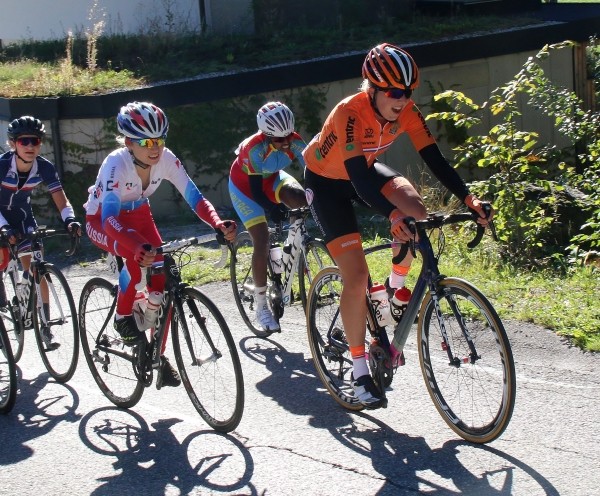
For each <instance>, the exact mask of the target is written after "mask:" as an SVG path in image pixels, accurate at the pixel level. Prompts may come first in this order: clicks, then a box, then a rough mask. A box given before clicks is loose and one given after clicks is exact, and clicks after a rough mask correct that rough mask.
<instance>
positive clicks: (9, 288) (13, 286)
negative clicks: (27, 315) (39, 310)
mask: <svg viewBox="0 0 600 496" xmlns="http://www.w3.org/2000/svg"><path fill="white" fill-rule="evenodd" d="M5 274H6V275H5V277H4V288H5V289H6V300H7V302H8V306H7V307H6V308H5V309H1V310H0V316H1V317H2V320H3V322H4V325H5V327H6V332H7V333H8V337H9V339H10V342H11V348H12V352H13V356H14V359H15V363H17V362H18V361H19V360H20V359H21V357H22V356H23V347H24V345H25V329H24V328H23V320H22V318H21V310H20V308H19V303H18V301H17V296H16V295H17V281H15V277H14V273H12V272H6V273H5Z"/></svg>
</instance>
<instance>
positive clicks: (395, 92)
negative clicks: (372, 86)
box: [381, 88, 413, 100]
mask: <svg viewBox="0 0 600 496" xmlns="http://www.w3.org/2000/svg"><path fill="white" fill-rule="evenodd" d="M381 91H383V94H384V95H385V96H387V97H388V98H394V99H396V100H398V99H400V98H402V97H403V96H405V97H406V98H410V97H411V95H412V92H413V90H411V89H409V88H408V89H405V90H404V89H401V88H388V89H387V90H381Z"/></svg>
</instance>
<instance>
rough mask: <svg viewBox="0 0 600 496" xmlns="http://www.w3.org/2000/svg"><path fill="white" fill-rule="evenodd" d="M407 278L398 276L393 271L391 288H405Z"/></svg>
mask: <svg viewBox="0 0 600 496" xmlns="http://www.w3.org/2000/svg"><path fill="white" fill-rule="evenodd" d="M405 282H406V276H401V275H400V274H396V273H395V272H394V271H393V270H392V271H391V272H390V288H394V289H398V288H401V287H403V286H404V283H405Z"/></svg>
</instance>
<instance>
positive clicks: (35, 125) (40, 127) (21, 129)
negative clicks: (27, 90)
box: [6, 115, 46, 140]
mask: <svg viewBox="0 0 600 496" xmlns="http://www.w3.org/2000/svg"><path fill="white" fill-rule="evenodd" d="M6 132H7V134H8V138H9V139H11V140H14V139H15V138H18V137H19V136H22V135H24V134H31V135H33V136H37V137H38V138H43V137H44V136H45V134H46V129H45V128H44V123H43V122H42V121H40V120H39V119H36V118H35V117H31V116H30V115H24V116H23V117H19V118H18V119H15V120H13V121H12V122H11V123H10V124H9V125H8V129H7V131H6Z"/></svg>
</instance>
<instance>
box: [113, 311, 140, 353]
mask: <svg viewBox="0 0 600 496" xmlns="http://www.w3.org/2000/svg"><path fill="white" fill-rule="evenodd" d="M115 329H116V330H117V332H118V333H119V334H120V336H121V339H122V340H123V344H125V345H127V346H135V345H136V344H138V343H140V342H141V341H142V340H143V339H144V334H143V333H141V332H140V330H139V329H138V326H137V324H136V322H135V318H134V317H133V315H126V316H125V317H122V318H120V319H119V320H115Z"/></svg>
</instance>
